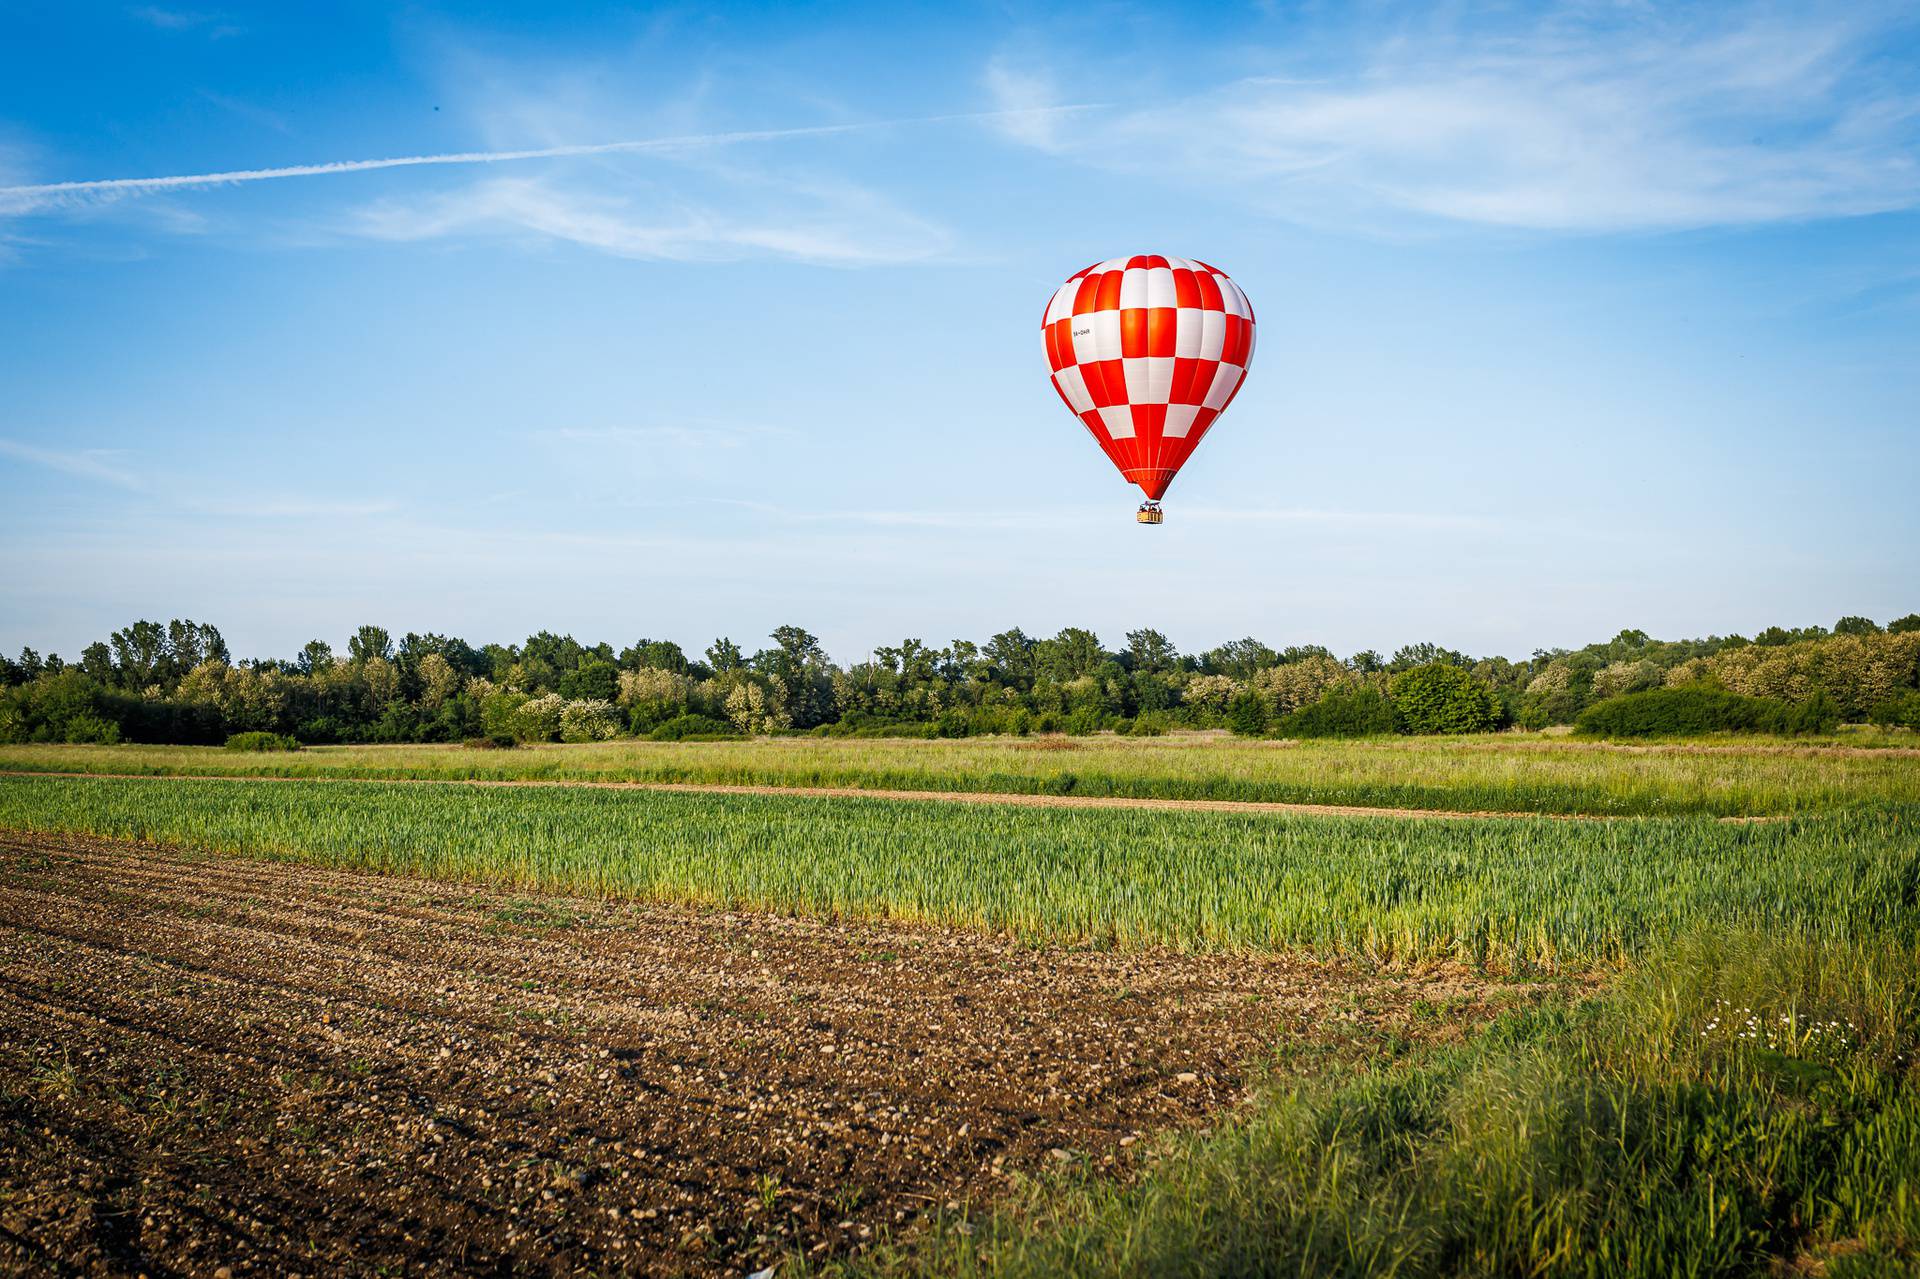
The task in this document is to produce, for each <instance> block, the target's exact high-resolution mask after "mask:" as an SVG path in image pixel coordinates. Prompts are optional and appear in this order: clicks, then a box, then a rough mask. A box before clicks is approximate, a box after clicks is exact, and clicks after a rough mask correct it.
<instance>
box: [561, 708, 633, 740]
mask: <svg viewBox="0 0 1920 1279" xmlns="http://www.w3.org/2000/svg"><path fill="white" fill-rule="evenodd" d="M619 735H620V712H619V711H618V710H616V709H615V708H614V705H613V703H612V702H607V701H601V700H600V699H599V698H581V699H578V700H575V701H571V702H568V703H567V704H566V705H565V706H563V707H561V708H560V740H561V741H563V742H604V741H608V740H610V739H612V738H615V737H618V736H619Z"/></svg>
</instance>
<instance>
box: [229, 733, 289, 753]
mask: <svg viewBox="0 0 1920 1279" xmlns="http://www.w3.org/2000/svg"><path fill="white" fill-rule="evenodd" d="M227 749H228V750H230V751H297V750H299V749H300V743H299V741H298V740H297V739H295V738H292V737H286V736H283V735H281V734H279V733H235V734H234V735H233V736H232V737H229V738H228V739H227Z"/></svg>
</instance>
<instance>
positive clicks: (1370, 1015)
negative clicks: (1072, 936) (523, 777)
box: [0, 835, 1520, 1279]
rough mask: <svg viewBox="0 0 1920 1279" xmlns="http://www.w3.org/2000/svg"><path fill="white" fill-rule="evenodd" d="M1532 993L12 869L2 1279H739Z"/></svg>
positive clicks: (292, 888) (890, 934) (1435, 981)
mask: <svg viewBox="0 0 1920 1279" xmlns="http://www.w3.org/2000/svg"><path fill="white" fill-rule="evenodd" d="M1519 993H1520V992H1519V991H1517V990H1516V988H1512V987H1507V988H1499V989H1495V990H1493V991H1489V990H1487V989H1486V988H1483V987H1478V986H1476V985H1475V984H1473V983H1471V982H1469V981H1467V980H1465V979H1464V978H1462V977H1461V976H1460V975H1458V974H1449V973H1445V972H1434V973H1430V974H1425V975H1414V976H1402V977H1397V978H1394V979H1391V980H1389V979H1384V978H1370V977H1366V976H1363V975H1360V974H1356V973H1353V972H1351V971H1345V970H1340V969H1335V968H1328V967H1322V966H1317V965H1313V964H1310V963H1307V962H1305V961H1301V960H1295V959H1286V958H1281V957H1271V958H1259V959H1225V958H1212V959H1204V958H1193V957H1181V956H1173V955H1160V954H1137V953H1127V954H1113V953H1089V952H1072V951H1062V950H1036V949H1031V948H1022V947H1019V946H1016V945H1014V944H1012V943H1010V942H1006V941H1002V940H999V939H993V938H985V937H980V936H975V935H965V934H954V933H944V932H936V931H928V930H911V929H906V928H899V927H889V926H885V925H868V924H861V925H844V924H830V923H821V922H810V921H801V920H791V919H783V918H774V917H767V916H748V915H740V914H722V913H701V912H693V911H685V910H677V909H666V908H658V907H642V906H631V905H616V904H608V903H604V902H589V901H582V900H574V899H567V898H539V899H529V898H525V897H508V896H502V895H497V894H488V893H475V892H472V891H469V890H466V889H462V888H456V887H453V886H446V885H437V884H433V883H423V882H420V881H416V880H388V879H383V878H379V877H375V876H364V875H351V874H345V873H340V872H333V871H324V870H317V869H313V868H307V867H299V866H289V865H281V864H274V863H266V862H253V861H241V860H232V859H220V858H209V857H202V856H198V855H194V854H188V853H182V852H177V851H170V850H165V849H158V848H153V847H147V846H134V845H127V844H116V843H107V842H102V841H97V840H83V839H76V838H58V839H53V838H46V837H32V838H28V837H24V836H7V835H0V1270H7V1269H20V1270H27V1271H31V1272H41V1271H44V1272H48V1273H55V1274H60V1273H81V1274H94V1273H107V1274H136V1273H145V1274H147V1275H151V1276H154V1277H155V1279H159V1277H160V1276H164V1275H174V1274H182V1275H184V1274H212V1273H214V1272H215V1271H216V1269H217V1268H218V1267H221V1266H226V1267H229V1268H230V1270H231V1273H232V1274H235V1275H241V1274H337V1273H375V1272H378V1273H385V1274H392V1273H417V1274H428V1273H436V1274H444V1273H487V1274H501V1273H532V1272H538V1273H546V1272H552V1271H566V1272H573V1271H600V1272H608V1271H611V1272H627V1273H648V1274H680V1273H689V1272H693V1273H700V1272H706V1273H736V1274H737V1273H740V1272H741V1271H742V1270H744V1269H748V1268H751V1267H753V1266H758V1265H765V1264H767V1263H769V1262H771V1261H773V1260H775V1259H776V1258H777V1257H778V1256H779V1255H781V1254H782V1253H783V1252H784V1251H785V1250H787V1249H789V1248H791V1247H799V1248H802V1249H806V1250H809V1251H817V1252H819V1253H823V1254H824V1253H837V1252H843V1251H846V1250H848V1249H851V1248H858V1247H859V1246H860V1245H861V1243H862V1241H864V1240H867V1239H870V1238H872V1237H874V1236H875V1235H877V1234H879V1233H881V1232H885V1231H889V1230H897V1229H901V1228H905V1227H908V1226H910V1225H911V1223H912V1222H913V1221H914V1220H915V1219H917V1218H918V1217H919V1216H920V1215H921V1214H923V1213H926V1212H928V1211H930V1210H939V1209H942V1208H943V1207H944V1206H945V1205H948V1204H954V1205H960V1204H963V1203H964V1204H968V1205H977V1204H978V1203H979V1202H980V1201H981V1200H982V1199H983V1198H984V1197H987V1196H990V1195H991V1194H992V1193H993V1192H994V1191H995V1190H996V1188H998V1187H1000V1186H1002V1185H1004V1184H1005V1181H1006V1179H1007V1178H1008V1177H1009V1176H1010V1175H1012V1174H1014V1173H1015V1172H1017V1171H1020V1170H1028V1171H1031V1170H1033V1169H1034V1168H1036V1167H1040V1166H1050V1165H1052V1164H1054V1163H1056V1162H1064V1161H1066V1160H1085V1161H1091V1162H1093V1163H1094V1164H1096V1165H1103V1166H1104V1165H1108V1164H1112V1165H1115V1167H1116V1171H1118V1170H1121V1169H1124V1166H1125V1165H1126V1163H1127V1162H1128V1161H1129V1160H1130V1159H1131V1158H1132V1156H1133V1155H1134V1154H1135V1153H1137V1152H1138V1151H1139V1150H1140V1149H1143V1148H1144V1146H1145V1144H1146V1143H1141V1145H1139V1146H1135V1145H1133V1140H1134V1139H1135V1138H1137V1137H1138V1136H1140V1135H1144V1134H1148V1133H1150V1132H1152V1131H1153V1130H1156V1129H1160V1128H1164V1127H1168V1126H1174V1125H1182V1124H1191V1123H1195V1122H1198V1121H1201V1120H1202V1119H1203V1118H1204V1117H1205V1116H1206V1115H1208V1114H1209V1113H1210V1112H1213V1111H1215V1110H1217V1109H1218V1108H1219V1107H1221V1106H1223V1105H1226V1104H1229V1103H1231V1102H1232V1101H1234V1100H1235V1099H1237V1098H1239V1097H1241V1096H1242V1095H1243V1093H1244V1089H1245V1087H1246V1080H1245V1079H1243V1076H1242V1070H1243V1068H1244V1067H1245V1063H1247V1062H1248V1061H1250V1060H1255V1059H1259V1058H1261V1056H1262V1054H1263V1053H1264V1052H1265V1051H1267V1050H1268V1049H1270V1048H1271V1046H1272V1045H1274V1044H1275V1043H1276V1042H1278V1043H1281V1044H1284V1045H1290V1046H1292V1047H1294V1048H1296V1049H1299V1050H1300V1054H1301V1055H1298V1056H1296V1057H1295V1058H1294V1060H1297V1061H1320V1062H1324V1061H1326V1060H1328V1059H1334V1060H1339V1059H1343V1058H1345V1057H1347V1056H1352V1057H1355V1058H1361V1057H1364V1056H1365V1055H1366V1054H1367V1053H1368V1052H1369V1051H1370V1050H1373V1049H1377V1047H1378V1046H1379V1045H1380V1044H1381V1043H1382V1042H1385V1041H1384V1040H1383V1038H1382V1037H1383V1036H1387V1035H1401V1034H1412V1035H1415V1036H1418V1037H1433V1036H1442V1037H1444V1036H1451V1035H1456V1034H1458V1033H1459V1031H1460V1028H1461V1027H1462V1026H1463V1025H1466V1024H1470V1023H1471V1022H1473V1021H1475V1020H1477V1019H1479V1018H1480V1017H1482V1016H1483V1015H1485V1013H1486V1012H1487V1011H1488V1009H1489V1007H1490V1006H1491V1004H1490V1001H1492V1000H1511V999H1512V998H1514V997H1516V996H1517V995H1518V994H1519ZM1441 1009H1444V1010H1445V1015H1444V1016H1436V1015H1435V1013H1436V1011H1438V1010H1441ZM1130 1147H1131V1148H1130Z"/></svg>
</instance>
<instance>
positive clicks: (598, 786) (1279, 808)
mask: <svg viewBox="0 0 1920 1279" xmlns="http://www.w3.org/2000/svg"><path fill="white" fill-rule="evenodd" d="M0 777H95V778H106V779H109V780H113V781H124V782H158V781H176V782H179V781H185V782H363V783H373V782H378V783H390V784H393V785H406V786H504V787H519V786H563V787H574V788H578V789H587V790H644V791H676V792H682V793H687V794H697V795H795V796H799V797H801V798H803V799H905V800H923V801H935V802H941V803H948V804H1014V805H1018V806H1020V807H1024V808H1149V809H1164V810H1170V811H1176V812H1177V811H1180V810H1183V809H1184V810H1186V811H1188V812H1211V813H1277V814H1291V815H1296V816H1306V817H1393V818H1403V817H1433V818H1453V819H1460V818H1476V819H1494V820H1507V821H1519V820H1527V819H1542V820H1546V821H1554V822H1611V821H1626V820H1629V818H1626V817H1622V816H1616V815H1613V814H1607V813H1529V812H1507V811H1500V810H1492V809H1488V810H1479V811H1471V810H1466V809H1453V808H1370V807H1365V806H1361V805H1352V804H1290V803H1283V802H1280V801H1277V800H1263V799H1248V800H1241V799H1143V798H1135V797H1131V796H1121V795H1030V794H1024V793H1020V792H1010V791H936V790H881V789H877V788H867V787H858V786H736V785H729V784H727V783H723V782H614V781H606V782H600V781H587V780H583V779H568V778H546V777H527V778H492V777H471V778H468V777H328V776H319V777H258V776H247V775H235V774H231V773H54V772H35V771H33V770H31V769H0ZM1715 820H1716V821H1722V822H1732V823H1738V824H1747V823H1754V822H1779V821H1785V820H1786V818H1785V817H1772V816H1768V817H1720V818H1716V819H1715Z"/></svg>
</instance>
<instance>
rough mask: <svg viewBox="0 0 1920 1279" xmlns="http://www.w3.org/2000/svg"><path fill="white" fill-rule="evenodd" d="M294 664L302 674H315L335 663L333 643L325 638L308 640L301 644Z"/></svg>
mask: <svg viewBox="0 0 1920 1279" xmlns="http://www.w3.org/2000/svg"><path fill="white" fill-rule="evenodd" d="M293 664H294V666H295V667H296V668H297V669H298V670H299V672H300V673H301V674H302V675H315V674H318V673H319V672H321V671H324V670H326V669H327V668H328V667H330V666H332V665H333V645H331V644H329V643H327V642H326V641H325V640H308V641H307V642H306V643H305V644H303V645H301V648H300V656H299V657H297V658H295V659H294V662H293Z"/></svg>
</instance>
